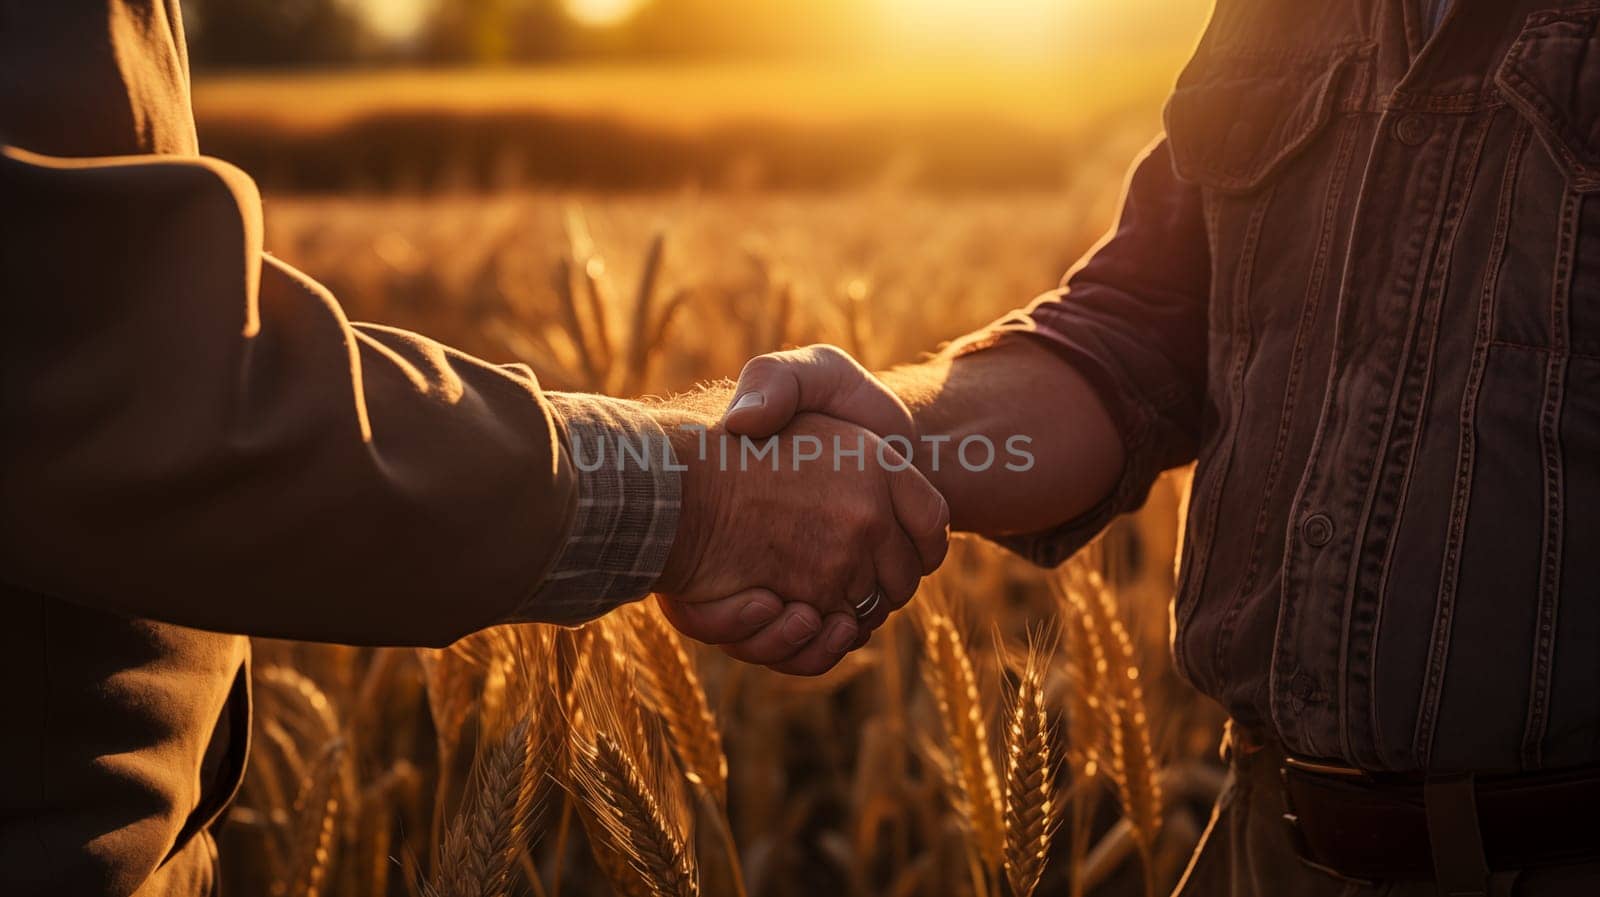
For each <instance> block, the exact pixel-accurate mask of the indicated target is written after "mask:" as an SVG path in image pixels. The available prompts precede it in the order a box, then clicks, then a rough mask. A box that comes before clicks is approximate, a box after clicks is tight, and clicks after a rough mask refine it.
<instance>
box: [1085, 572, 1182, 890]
mask: <svg viewBox="0 0 1600 897" xmlns="http://www.w3.org/2000/svg"><path fill="white" fill-rule="evenodd" d="M1068 574H1069V575H1068V579H1067V583H1066V587H1065V592H1066V596H1067V600H1068V602H1069V603H1070V605H1071V606H1072V608H1073V609H1074V610H1075V611H1076V612H1077V613H1078V614H1079V615H1080V616H1081V618H1082V620H1083V623H1084V626H1085V628H1086V629H1087V630H1088V632H1089V633H1090V634H1091V636H1092V638H1091V642H1092V644H1093V645H1095V646H1097V647H1098V656H1097V658H1096V667H1097V669H1098V671H1099V676H1100V681H1101V682H1102V683H1103V692H1102V695H1101V699H1102V702H1103V704H1104V708H1105V709H1104V715H1103V719H1104V720H1105V723H1106V730H1107V732H1106V734H1107V738H1106V739H1105V740H1106V742H1107V746H1108V748H1109V749H1108V750H1107V751H1106V754H1105V759H1106V761H1107V762H1106V764H1105V771H1106V774H1107V776H1108V777H1109V778H1110V779H1111V781H1112V783H1113V784H1114V785H1115V786H1116V792H1117V801H1118V803H1120V804H1121V806H1122V812H1123V815H1124V816H1125V817H1127V819H1128V822H1129V824H1130V825H1131V826H1132V829H1133V837H1134V840H1135V842H1136V843H1137V845H1138V847H1139V855H1140V859H1141V860H1142V861H1143V866H1144V871H1145V888H1146V891H1147V892H1149V893H1154V891H1155V883H1154V881H1153V879H1152V876H1153V874H1154V870H1153V868H1152V864H1151V860H1152V857H1153V856H1154V846H1155V841H1156V838H1157V836H1158V835H1159V834H1160V832H1161V826H1162V821H1163V818H1164V816H1163V809H1162V793H1161V782H1160V779H1159V776H1158V773H1159V768H1158V765H1157V763H1156V758H1155V751H1154V749H1153V747H1152V745H1151V738H1150V723H1149V716H1148V713H1147V711H1146V708H1145V701H1144V689H1143V687H1142V686H1141V684H1140V681H1139V667H1138V664H1137V663H1136V662H1135V659H1134V653H1133V641H1132V639H1130V638H1129V637H1128V631H1127V628H1126V627H1125V626H1124V625H1123V623H1122V620H1121V617H1120V616H1119V615H1118V613H1117V604H1116V597H1115V596H1114V595H1113V594H1112V592H1111V589H1110V588H1109V587H1107V585H1106V583H1105V580H1104V579H1103V578H1102V577H1101V576H1100V574H1099V573H1098V572H1096V571H1094V570H1092V569H1089V568H1088V567H1087V566H1085V565H1083V564H1081V563H1076V564H1074V565H1072V566H1071V567H1069V568H1068Z"/></svg>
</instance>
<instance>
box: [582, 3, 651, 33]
mask: <svg viewBox="0 0 1600 897" xmlns="http://www.w3.org/2000/svg"><path fill="white" fill-rule="evenodd" d="M640 5H642V0H566V6H567V15H570V16H572V18H573V19H575V20H577V21H578V22H581V23H582V24H584V25H591V26H595V27H604V26H607V25H618V24H621V23H622V21H623V20H625V19H627V18H628V16H631V15H633V13H634V11H635V10H637V9H638V8H639V7H640Z"/></svg>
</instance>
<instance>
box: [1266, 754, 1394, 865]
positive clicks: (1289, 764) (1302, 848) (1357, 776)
mask: <svg viewBox="0 0 1600 897" xmlns="http://www.w3.org/2000/svg"><path fill="white" fill-rule="evenodd" d="M1294 772H1299V773H1309V774H1311V775H1322V776H1334V777H1338V778H1342V779H1348V780H1351V781H1355V780H1362V779H1370V778H1371V777H1370V776H1368V775H1367V773H1366V772H1365V771H1363V770H1360V769H1356V768H1355V767H1353V766H1341V765H1339V764H1337V763H1328V762H1325V761H1321V760H1309V759H1306V758H1303V757H1294V756H1289V755H1287V754H1285V755H1284V757H1283V763H1282V765H1280V766H1279V767H1278V777H1279V779H1280V784H1281V785H1282V790H1283V806H1284V813H1283V822H1284V826H1285V827H1286V828H1287V829H1288V831H1289V841H1290V843H1291V844H1292V845H1293V846H1294V852H1295V856H1296V857H1298V858H1299V860H1300V862H1301V863H1303V864H1305V865H1306V866H1308V867H1310V868H1312V869H1315V870H1317V871H1318V872H1323V873H1326V874H1328V875H1331V876H1333V877H1334V878H1337V879H1339V880H1340V881H1347V882H1354V883H1355V884H1358V885H1361V886H1363V887H1369V888H1370V887H1376V886H1377V885H1378V882H1376V881H1374V880H1371V879H1366V878H1358V877H1356V876H1354V875H1350V874H1349V873H1347V872H1342V871H1340V870H1338V869H1335V868H1333V867H1332V866H1329V865H1327V864H1325V863H1320V862H1318V861H1317V860H1315V859H1313V858H1312V855H1311V845H1310V843H1309V842H1308V841H1307V840H1306V837H1305V832H1303V831H1301V829H1300V814H1299V812H1298V811H1297V810H1296V809H1295V805H1294V789H1292V788H1290V787H1289V775H1290V773H1294Z"/></svg>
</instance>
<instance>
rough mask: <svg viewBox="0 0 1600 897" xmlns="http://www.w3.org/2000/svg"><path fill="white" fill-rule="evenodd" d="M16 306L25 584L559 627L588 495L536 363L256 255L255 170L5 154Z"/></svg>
mask: <svg viewBox="0 0 1600 897" xmlns="http://www.w3.org/2000/svg"><path fill="white" fill-rule="evenodd" d="M0 315H3V318H0V433H4V434H5V435H4V437H3V438H0V578H3V579H4V580H5V581H7V582H8V583H10V584H12V585H16V586H21V587H24V588H28V589H33V590H36V591H39V592H42V593H46V594H52V595H57V596H59V597H62V598H66V599H68V600H72V601H77V602H81V603H85V604H90V605H94V606H98V607H103V608H108V609H112V610H115V611H119V612H123V613H127V614H130V615H134V616H141V617H149V618H153V619H159V620H163V621H167V622H173V623H178V624H182V625H187V626H194V627H200V628H206V629H216V630H226V631H232V632H244V633H249V634H254V635H269V636H282V637H291V638H301V639H320V640H332V641H343V642H352V643H383V644H434V645H436V644H445V643H448V642H450V641H451V640H453V639H454V638H456V637H458V636H460V635H462V634H465V633H467V632H470V631H472V630H474V629H477V628H479V627H482V626H485V625H489V624H491V623H494V622H498V621H502V620H505V619H508V618H513V617H515V618H522V619H539V618H541V614H540V609H539V607H537V606H531V605H530V599H531V598H532V597H533V596H534V595H535V593H536V592H537V590H538V589H539V587H540V585H541V583H542V582H543V580H544V578H545V577H546V575H547V573H549V572H550V571H551V570H552V568H553V567H555V566H556V565H557V563H558V561H559V557H560V554H561V552H562V550H563V547H564V546H565V545H566V543H567V535H568V528H569V524H570V522H571V520H572V519H573V517H574V516H575V515H576V514H577V505H578V501H577V492H578V485H577V481H578V477H577V475H576V474H575V472H574V470H573V469H572V465H571V464H570V462H569V461H568V460H567V459H566V453H565V452H563V451H562V449H561V448H560V444H561V440H562V438H563V430H562V426H563V425H562V422H561V418H560V416H559V415H557V414H555V413H554V412H553V411H552V407H551V405H550V403H549V401H548V400H547V399H546V398H545V397H544V396H543V395H541V393H540V390H539V388H538V386H537V384H536V383H535V382H534V380H533V378H532V377H531V376H530V375H528V374H526V373H525V372H522V371H519V370H518V369H515V368H505V367H500V366H497V365H492V364H489V363H486V362H484V361H481V360H478V359H476V358H472V357H470V356H467V355H464V354H461V353H459V352H456V351H454V350H452V349H449V348H447V347H445V346H441V345H439V344H437V343H435V342H432V341H430V340H428V339H425V338H423V337H420V336H417V335H414V334H410V333H406V332H403V331H398V330H392V329H388V328H377V327H363V326H353V325H351V324H350V323H349V322H347V321H346V320H345V318H344V316H343V313H342V311H341V309H340V308H339V306H338V304H337V303H336V302H334V301H333V299H332V297H331V296H329V295H328V294H327V292H326V291H325V290H323V289H322V288H321V287H320V286H318V285H317V284H316V283H315V282H313V281H311V280H309V279H308V278H306V277H304V276H303V275H301V274H300V273H299V272H297V271H295V270H294V269H292V268H290V267H289V266H287V265H285V264H283V263H281V262H279V261H277V260H275V259H273V258H271V257H270V256H267V255H264V254H263V253H262V251H261V219H260V203H259V199H258V197H257V194H256V190H255V187H254V184H253V183H252V182H251V181H250V179H249V178H248V177H246V176H245V175H244V174H242V173H241V172H239V171H238V170H236V169H233V168H231V167H230V166H228V165H226V164H224V163H221V162H217V161H213V160H207V159H203V158H198V157H191V158H187V159H163V158H158V157H149V156H142V157H130V158H127V159H120V160H119V159H110V160H58V159H50V158H45V157H41V156H37V155H33V154H31V153H28V152H25V151H22V150H17V149H6V150H4V152H3V154H0ZM673 498H674V499H675V496H673ZM668 542H670V533H668ZM661 550H662V551H664V548H662V549H661ZM627 597H637V595H636V594H635V595H629V596H627ZM603 609H604V608H597V609H595V610H603ZM547 616H548V617H550V618H557V619H559V618H560V614H558V613H555V612H553V611H552V612H551V613H550V614H548V615H547Z"/></svg>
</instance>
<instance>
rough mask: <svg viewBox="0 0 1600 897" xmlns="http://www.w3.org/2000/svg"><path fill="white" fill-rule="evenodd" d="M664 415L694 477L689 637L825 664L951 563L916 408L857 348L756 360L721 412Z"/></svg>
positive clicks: (681, 584) (680, 543)
mask: <svg viewBox="0 0 1600 897" xmlns="http://www.w3.org/2000/svg"><path fill="white" fill-rule="evenodd" d="M718 404H719V406H720V404H721V402H720V401H719V402H718ZM652 413H653V414H654V416H655V417H656V419H657V421H658V422H659V423H661V425H662V426H663V428H664V429H665V430H666V432H667V434H668V439H669V442H670V444H671V446H672V455H673V456H674V457H675V459H676V464H677V467H676V468H675V469H677V470H679V471H680V476H681V480H680V482H681V487H682V512H681V516H680V521H679V527H678V534H677V537H676V539H675V541H674V543H673V546H672V549H671V553H670V555H669V557H668V559H667V565H666V568H665V570H664V572H663V573H662V576H661V579H660V581H659V582H658V583H657V586H656V591H657V592H658V594H659V595H660V598H661V607H662V610H663V611H664V612H665V614H666V616H667V617H668V619H669V620H671V621H672V623H673V624H674V625H675V626H677V627H678V629H679V630H681V631H682V632H683V633H684V634H685V635H688V636H689V637H691V638H694V639H697V640H699V641H702V642H706V643H709V644H714V645H719V646H721V647H722V649H723V650H724V651H725V652H727V653H728V654H729V655H731V656H733V657H735V658H737V659H739V660H742V661H747V662H749V663H754V664H761V665H765V666H768V667H771V668H772V669H774V670H778V671H780V672H784V673H790V674H795V675H818V674H821V673H824V672H826V671H827V670H829V669H831V668H832V667H833V666H834V665H835V664H836V663H838V662H839V660H840V659H841V658H843V657H844V656H845V655H846V654H848V653H849V652H850V651H852V650H854V649H856V648H859V647H861V646H862V645H864V644H866V642H867V640H868V639H869V638H870V637H871V635H872V631H873V630H874V629H876V628H877V627H879V626H881V625H882V624H883V623H884V621H885V620H887V619H888V617H889V615H890V614H891V613H893V612H894V611H896V610H898V609H899V608H901V607H902V606H904V605H905V604H906V602H908V601H910V600H911V596H912V595H913V594H914V593H915V592H916V589H917V585H918V583H919V581H920V580H921V578H922V577H923V576H925V575H927V574H929V573H932V572H933V571H934V570H935V569H936V568H937V567H938V566H939V564H940V563H942V562H943V560H944V556H945V551H946V549H947V548H948V543H949V529H950V511H949V508H948V506H947V505H946V503H945V499H944V498H943V497H942V496H941V495H940V493H939V491H938V490H937V489H935V488H934V486H933V485H932V484H931V483H930V482H929V481H928V479H927V477H926V476H924V474H923V473H922V472H921V471H919V470H918V468H917V467H916V466H915V465H914V464H913V463H912V460H913V454H914V446H915V445H916V443H917V433H916V426H915V423H914V421H913V419H912V416H911V412H910V411H909V410H908V409H907V407H906V405H905V403H904V402H902V401H901V400H900V399H899V398H898V397H897V396H896V395H895V393H893V392H892V391H890V389H889V388H888V387H887V386H886V385H884V383H883V382H882V381H880V380H878V378H876V377H874V376H873V375H872V374H871V373H869V372H868V371H867V370H866V369H864V368H862V367H861V366H860V365H859V364H857V363H856V362H855V360H854V359H852V358H851V357H850V356H849V355H847V354H846V353H844V352H843V351H841V350H839V349H836V348H834V347H832V346H813V347H810V348H805V349H797V350H794V351H790V352H780V353H774V354H771V355H763V356H760V357H758V358H755V359H753V360H752V361H750V362H749V363H748V364H746V365H745V367H744V371H743V373H742V374H741V375H740V379H739V384H738V386H737V387H736V389H735V390H734V392H733V394H732V397H731V400H730V401H729V403H728V405H727V410H726V411H725V413H723V414H722V416H721V418H720V420H718V419H716V418H715V417H713V416H712V414H711V413H696V412H695V411H693V410H690V409H687V408H682V407H677V406H670V405H669V406H659V407H656V408H653V409H652ZM991 449H992V447H991ZM620 454H621V453H620V451H619V460H620ZM973 454H974V455H975V456H976V455H981V454H982V453H981V452H978V451H974V452H973ZM990 454H991V455H992V454H993V453H992V451H991V452H990ZM652 463H653V462H652ZM933 463H934V464H935V465H937V464H938V460H937V458H935V460H934V462H933ZM935 469H937V467H935Z"/></svg>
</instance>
